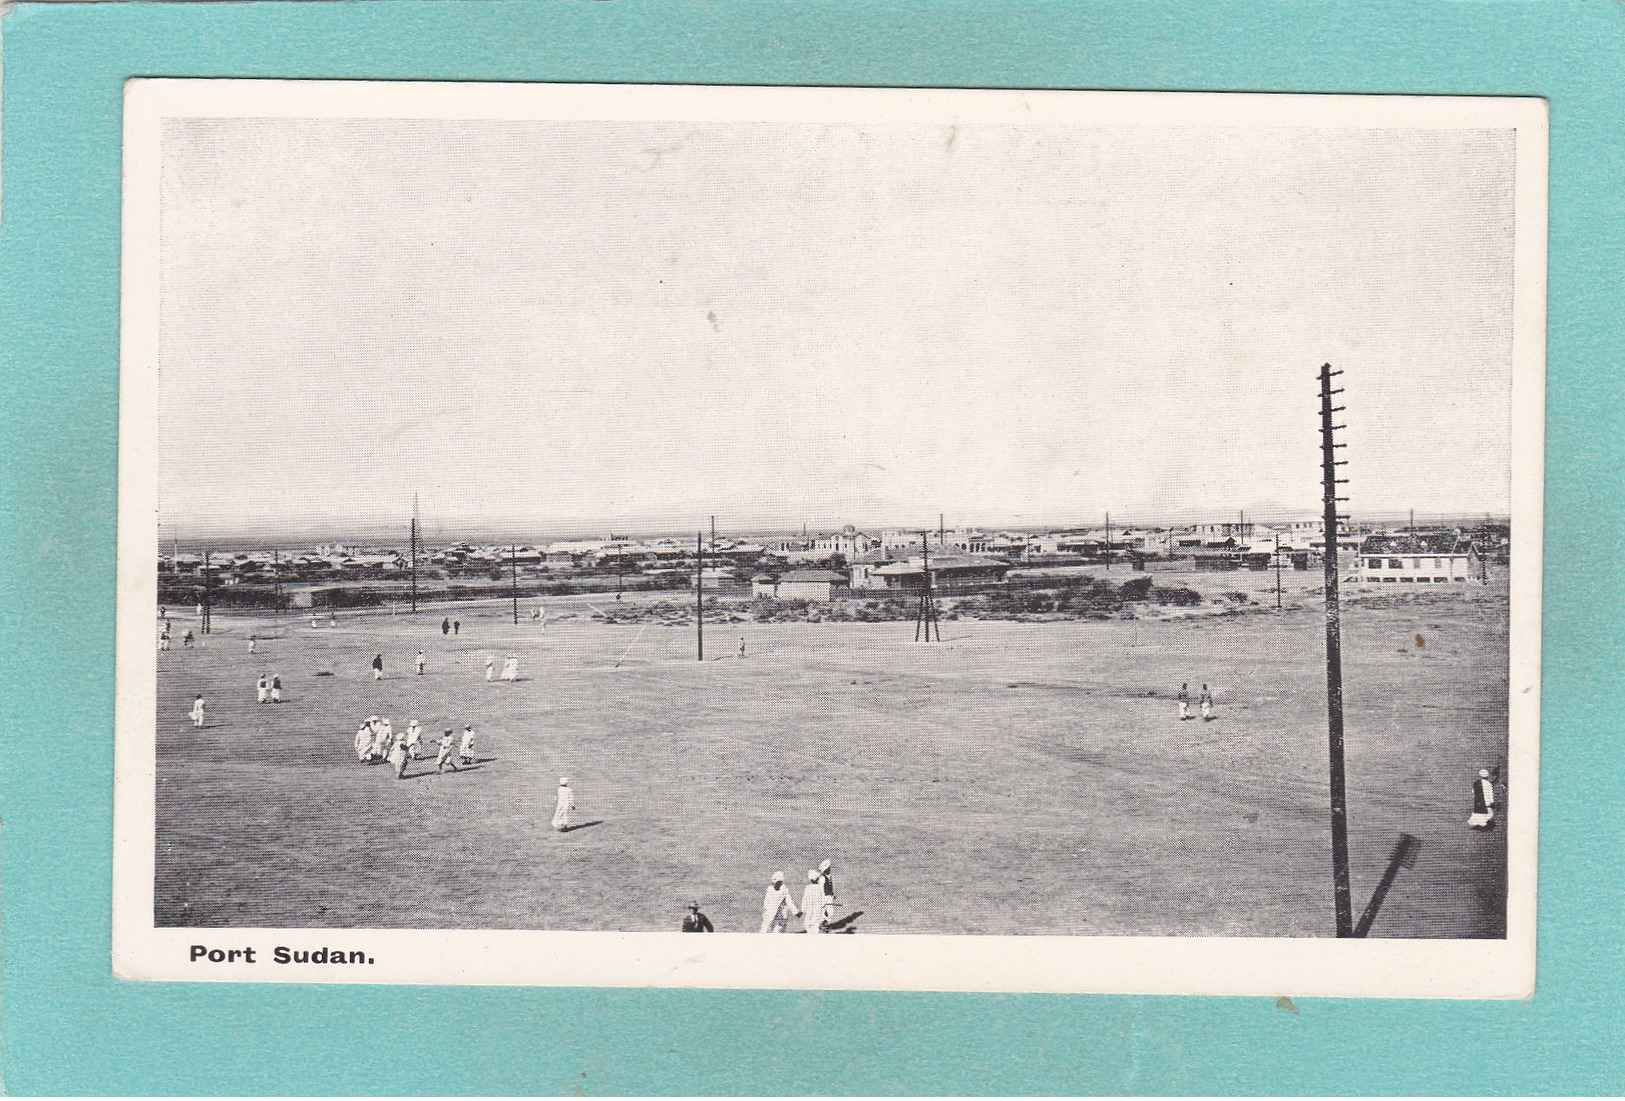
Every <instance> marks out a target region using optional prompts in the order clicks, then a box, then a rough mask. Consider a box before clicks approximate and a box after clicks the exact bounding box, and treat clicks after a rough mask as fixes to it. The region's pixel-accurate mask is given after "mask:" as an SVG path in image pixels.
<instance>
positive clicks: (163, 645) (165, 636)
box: [158, 623, 169, 651]
mask: <svg viewBox="0 0 1625 1101" xmlns="http://www.w3.org/2000/svg"><path fill="white" fill-rule="evenodd" d="M158 649H160V650H166V651H167V650H168V649H169V625H168V624H167V623H166V624H164V629H163V631H161V632H160V633H159V635H158Z"/></svg>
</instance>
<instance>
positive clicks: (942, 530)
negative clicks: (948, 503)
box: [937, 512, 948, 554]
mask: <svg viewBox="0 0 1625 1101" xmlns="http://www.w3.org/2000/svg"><path fill="white" fill-rule="evenodd" d="M947 546H948V514H947V513H945V512H939V513H937V549H938V550H939V551H942V553H943V554H947V553H948V551H947Z"/></svg>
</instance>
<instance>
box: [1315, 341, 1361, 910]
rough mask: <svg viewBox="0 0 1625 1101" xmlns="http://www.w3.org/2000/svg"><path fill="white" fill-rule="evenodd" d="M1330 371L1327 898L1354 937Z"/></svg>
mask: <svg viewBox="0 0 1625 1101" xmlns="http://www.w3.org/2000/svg"><path fill="white" fill-rule="evenodd" d="M1342 373H1343V372H1341V371H1334V370H1332V365H1331V364H1330V363H1327V364H1324V365H1322V366H1321V368H1320V452H1321V459H1320V471H1321V504H1322V507H1323V509H1324V514H1325V515H1324V528H1325V540H1326V547H1325V554H1324V555H1322V558H1323V560H1324V562H1325V566H1326V733H1327V741H1328V748H1329V752H1330V758H1331V795H1332V892H1333V898H1334V901H1335V903H1336V907H1337V935H1338V936H1340V937H1352V936H1353V935H1354V906H1353V903H1352V902H1351V901H1350V898H1349V827H1348V792H1347V790H1346V786H1345V783H1344V776H1343V639H1342V621H1341V609H1340V607H1339V603H1338V594H1337V580H1338V578H1337V574H1338V569H1337V533H1338V530H1339V524H1338V521H1340V520H1341V519H1343V517H1342V516H1340V515H1339V514H1338V511H1337V506H1338V503H1339V502H1340V501H1346V500H1347V499H1348V498H1346V497H1340V496H1338V493H1337V487H1338V486H1340V485H1342V484H1343V483H1345V482H1347V481H1348V479H1347V478H1339V477H1338V476H1337V468H1338V467H1340V466H1344V465H1346V464H1345V460H1341V459H1338V458H1337V449H1338V448H1340V447H1343V446H1345V445H1343V444H1340V443H1338V442H1336V439H1335V437H1336V433H1337V432H1338V431H1339V430H1340V429H1341V428H1342V427H1343V426H1342V425H1340V424H1333V423H1332V415H1333V414H1334V413H1339V412H1341V411H1342V409H1343V407H1342V406H1341V405H1333V404H1332V397H1333V396H1334V395H1336V394H1341V393H1342V392H1343V391H1342V390H1340V389H1338V390H1334V389H1332V379H1333V378H1334V377H1335V376H1337V375H1340V374H1342Z"/></svg>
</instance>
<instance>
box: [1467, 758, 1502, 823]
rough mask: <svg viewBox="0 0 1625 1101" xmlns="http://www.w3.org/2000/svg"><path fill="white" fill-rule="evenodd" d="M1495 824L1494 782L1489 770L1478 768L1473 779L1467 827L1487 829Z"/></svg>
mask: <svg viewBox="0 0 1625 1101" xmlns="http://www.w3.org/2000/svg"><path fill="white" fill-rule="evenodd" d="M1494 825H1495V782H1494V781H1493V780H1491V779H1490V770H1489V769H1487V768H1481V769H1479V770H1478V779H1476V780H1474V781H1473V813H1472V814H1470V815H1469V816H1468V817H1467V828H1468V829H1474V830H1487V829H1490V828H1491V827H1493V826H1494Z"/></svg>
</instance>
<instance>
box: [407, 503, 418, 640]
mask: <svg viewBox="0 0 1625 1101" xmlns="http://www.w3.org/2000/svg"><path fill="white" fill-rule="evenodd" d="M408 553H409V554H410V555H411V561H412V614H413V615H416V614H417V610H418V495H417V494H416V493H414V494H412V545H411V549H410V550H409V552H408Z"/></svg>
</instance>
